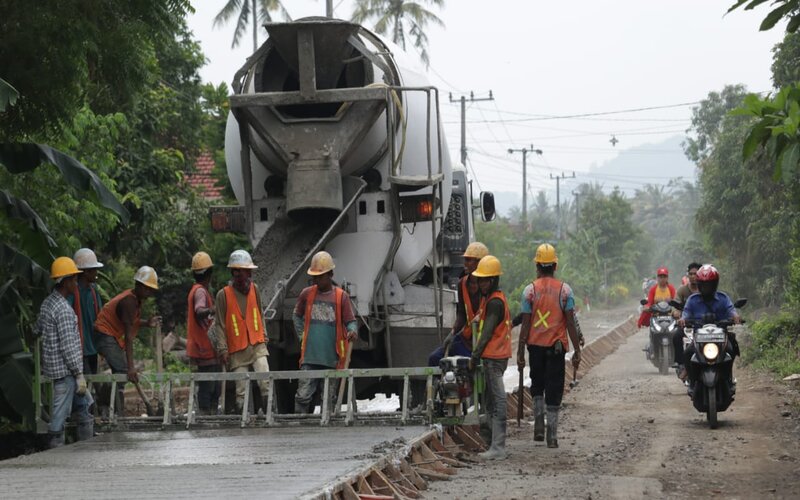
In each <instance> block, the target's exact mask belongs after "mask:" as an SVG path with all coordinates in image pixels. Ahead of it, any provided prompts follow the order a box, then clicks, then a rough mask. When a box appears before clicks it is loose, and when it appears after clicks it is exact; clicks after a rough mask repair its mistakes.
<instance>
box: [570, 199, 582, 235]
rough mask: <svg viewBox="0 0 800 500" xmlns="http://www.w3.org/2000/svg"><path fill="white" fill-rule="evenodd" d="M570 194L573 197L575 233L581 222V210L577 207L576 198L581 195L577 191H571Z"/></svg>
mask: <svg viewBox="0 0 800 500" xmlns="http://www.w3.org/2000/svg"><path fill="white" fill-rule="evenodd" d="M572 194H573V196H575V232H577V231H578V228H579V225H580V220H581V208H580V205H578V197H579V196H580V194H581V193H580V192H579V191H573V192H572Z"/></svg>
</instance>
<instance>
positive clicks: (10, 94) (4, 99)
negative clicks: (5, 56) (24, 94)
mask: <svg viewBox="0 0 800 500" xmlns="http://www.w3.org/2000/svg"><path fill="white" fill-rule="evenodd" d="M18 98H19V92H17V89H15V88H14V87H12V86H11V84H10V83H8V82H7V81H5V80H3V79H2V78H0V113H2V112H3V111H5V110H6V108H7V107H9V106H13V105H14V104H15V103H16V102H17V99H18Z"/></svg>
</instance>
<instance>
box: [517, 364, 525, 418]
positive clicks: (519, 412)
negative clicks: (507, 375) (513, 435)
mask: <svg viewBox="0 0 800 500" xmlns="http://www.w3.org/2000/svg"><path fill="white" fill-rule="evenodd" d="M517 369H518V370H519V386H518V387H517V427H519V426H520V425H522V424H520V422H521V421H522V413H523V409H522V403H523V400H524V399H525V398H524V396H525V385H524V384H525V377H524V375H523V368H522V367H521V366H517Z"/></svg>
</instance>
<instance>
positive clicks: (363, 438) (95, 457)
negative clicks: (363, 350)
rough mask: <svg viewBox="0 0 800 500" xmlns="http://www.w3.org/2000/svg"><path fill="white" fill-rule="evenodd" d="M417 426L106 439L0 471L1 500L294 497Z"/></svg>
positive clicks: (416, 431)
mask: <svg viewBox="0 0 800 500" xmlns="http://www.w3.org/2000/svg"><path fill="white" fill-rule="evenodd" d="M425 431H426V428H423V427H353V428H342V427H330V428H320V427H293V428H271V429H226V430H205V431H186V432H157V431H156V432H138V433H137V432H125V433H116V434H114V433H110V434H105V435H103V436H99V437H96V438H94V439H92V440H89V441H85V442H82V443H77V444H73V445H69V446H65V447H63V448H59V449H56V450H50V451H46V452H42V453H36V454H33V455H27V456H22V457H18V458H15V459H12V460H6V461H4V462H0V491H2V492H3V493H2V496H3V497H4V498H115V499H125V498H136V499H142V498H192V499H198V498H212V497H214V498H220V497H226V496H227V497H229V498H232V497H236V498H270V499H279V498H297V497H299V496H302V495H305V494H310V493H314V492H318V491H320V490H321V489H322V488H323V487H324V486H326V485H328V484H329V483H331V482H332V481H334V480H335V479H336V478H338V477H340V476H342V475H345V474H347V473H350V472H352V471H354V470H356V469H360V468H362V467H364V466H366V465H368V464H369V463H371V462H373V461H374V460H375V459H376V458H377V457H378V456H381V455H383V454H384V453H385V452H386V451H389V449H390V448H392V445H390V443H389V442H392V441H394V442H395V444H394V446H400V445H399V444H398V443H402V442H409V441H411V440H412V439H413V438H414V437H416V436H419V435H421V434H423V433H424V432H425Z"/></svg>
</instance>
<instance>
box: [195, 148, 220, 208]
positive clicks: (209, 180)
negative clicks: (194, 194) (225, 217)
mask: <svg viewBox="0 0 800 500" xmlns="http://www.w3.org/2000/svg"><path fill="white" fill-rule="evenodd" d="M212 170H214V158H213V157H212V156H211V153H210V152H208V151H205V152H203V153H201V154H200V156H198V157H197V160H196V161H195V163H194V172H192V173H190V174H187V175H186V183H187V184H189V186H191V187H193V188H195V189H197V190H198V191H199V192H200V195H201V196H202V197H203V198H205V199H206V200H209V201H216V200H221V199H222V191H223V189H224V187H223V186H219V185H217V180H216V179H215V178H214V177H213V176H212V175H211V171H212Z"/></svg>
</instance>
